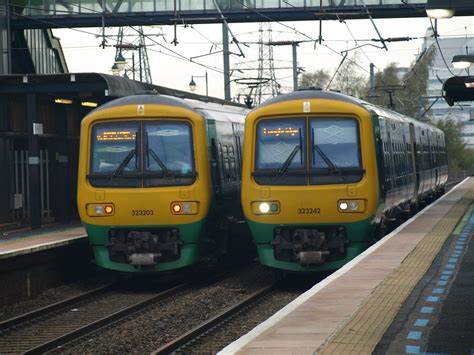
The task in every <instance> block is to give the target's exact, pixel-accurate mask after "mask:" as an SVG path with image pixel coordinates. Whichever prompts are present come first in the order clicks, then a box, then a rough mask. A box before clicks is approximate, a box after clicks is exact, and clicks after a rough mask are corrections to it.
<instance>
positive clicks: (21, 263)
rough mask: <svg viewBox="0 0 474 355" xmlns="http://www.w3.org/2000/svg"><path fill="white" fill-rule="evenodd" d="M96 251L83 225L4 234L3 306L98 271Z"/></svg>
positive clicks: (0, 237)
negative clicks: (96, 268) (93, 251)
mask: <svg viewBox="0 0 474 355" xmlns="http://www.w3.org/2000/svg"><path fill="white" fill-rule="evenodd" d="M92 259H93V256H92V250H91V247H90V245H89V241H88V239H87V235H86V231H85V229H84V228H83V227H82V225H81V224H80V223H79V222H76V223H71V224H68V225H58V226H54V227H45V228H40V229H35V230H22V231H12V232H2V233H0V284H1V285H2V289H1V291H0V305H8V304H11V303H15V302H18V301H20V300H26V299H29V298H31V297H34V296H35V295H38V294H40V293H41V292H43V291H44V290H45V289H48V288H51V287H56V286H59V285H62V284H64V283H67V282H70V281H73V280H77V279H79V278H82V277H84V275H86V274H88V273H91V272H94V265H93V263H91V260H92Z"/></svg>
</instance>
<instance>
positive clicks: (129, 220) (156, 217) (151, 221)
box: [78, 105, 212, 226]
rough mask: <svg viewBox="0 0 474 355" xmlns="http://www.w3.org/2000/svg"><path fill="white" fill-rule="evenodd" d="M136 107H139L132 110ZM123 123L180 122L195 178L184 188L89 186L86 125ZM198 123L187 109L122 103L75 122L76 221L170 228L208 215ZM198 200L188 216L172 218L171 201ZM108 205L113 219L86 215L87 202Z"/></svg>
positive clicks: (207, 173) (205, 169)
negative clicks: (189, 141) (187, 130)
mask: <svg viewBox="0 0 474 355" xmlns="http://www.w3.org/2000/svg"><path fill="white" fill-rule="evenodd" d="M137 106H142V107H137ZM112 120H113V121H123V120H133V121H140V120H175V121H176V120H185V121H186V122H188V123H190V124H191V126H192V134H193V147H192V149H193V150H194V161H195V167H196V172H197V176H196V179H195V182H194V183H193V184H192V185H189V186H160V187H140V188H137V187H133V188H123V187H120V188H112V187H94V186H92V185H91V184H90V183H89V181H88V179H87V177H86V175H87V174H88V173H89V166H90V155H91V149H90V147H91V132H92V126H93V124H95V123H98V122H105V121H112ZM205 137H206V134H205V123H204V119H203V118H202V117H201V116H199V115H198V114H196V113H195V112H193V111H190V110H188V109H185V108H182V107H177V106H165V105H127V106H120V107H112V108H108V109H103V110H98V111H95V112H92V113H91V114H90V115H88V116H87V117H86V118H84V120H83V121H82V124H81V142H80V161H79V176H78V207H79V213H80V216H81V219H82V220H83V221H84V222H86V223H90V224H94V225H104V226H106V225H114V226H125V225H133V226H136V225H170V224H186V223H192V222H196V221H199V220H202V219H203V218H204V217H205V216H206V215H207V213H208V210H209V205H210V199H211V193H212V190H211V181H210V178H209V176H210V171H209V164H208V157H207V143H206V138H205ZM177 201H178V202H186V201H194V202H199V208H197V203H195V204H193V206H194V207H195V208H193V211H192V212H195V213H193V214H178V215H175V214H172V213H171V204H172V202H177ZM91 203H93V204H95V203H100V204H107V203H110V204H113V205H114V214H113V216H110V217H109V216H105V217H90V216H89V215H88V213H86V208H87V205H88V204H91Z"/></svg>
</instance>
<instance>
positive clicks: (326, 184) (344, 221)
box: [241, 88, 448, 271]
mask: <svg viewBox="0 0 474 355" xmlns="http://www.w3.org/2000/svg"><path fill="white" fill-rule="evenodd" d="M447 177H448V167H447V155H446V145H445V140H444V134H443V132H442V131H441V130H439V129H437V128H436V127H434V126H431V125H429V124H426V123H422V122H420V121H417V120H415V119H413V118H409V117H406V116H404V115H401V114H399V113H396V112H394V111H391V110H388V109H385V108H382V107H378V106H375V105H372V104H370V103H367V102H364V101H361V100H358V99H356V98H353V97H350V96H347V95H343V94H340V93H336V92H330V91H323V90H320V89H314V88H311V89H305V90H300V91H295V92H293V93H290V94H286V95H281V96H278V97H276V98H273V99H271V100H269V101H267V102H265V103H263V104H261V105H260V106H258V107H256V108H255V109H254V110H252V111H251V112H250V113H249V114H248V116H247V119H246V122H245V144H244V161H243V167H242V195H241V200H242V207H243V210H244V213H245V216H246V220H247V222H248V224H249V227H250V230H251V232H252V236H253V239H254V241H255V243H256V245H257V250H258V255H259V259H260V261H261V263H262V264H264V265H267V266H270V267H272V268H275V269H280V270H288V271H319V270H333V269H337V268H339V267H341V266H342V265H344V264H345V263H347V262H348V261H349V260H351V259H353V258H354V257H355V256H357V255H358V254H360V253H361V252H362V251H363V250H365V249H366V248H367V247H368V246H369V245H370V244H371V243H373V241H374V239H378V238H380V237H382V236H383V234H384V230H385V229H386V226H387V225H388V224H390V223H392V222H394V221H398V220H401V219H403V218H404V217H406V216H408V215H411V214H413V213H415V212H416V211H417V210H418V209H419V207H420V206H422V205H424V204H426V203H428V202H429V201H432V200H434V199H435V198H436V197H438V196H440V195H441V194H442V193H443V192H444V189H445V184H446V181H447Z"/></svg>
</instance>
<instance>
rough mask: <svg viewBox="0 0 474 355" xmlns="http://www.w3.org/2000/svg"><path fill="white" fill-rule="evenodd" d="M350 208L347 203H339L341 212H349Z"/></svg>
mask: <svg viewBox="0 0 474 355" xmlns="http://www.w3.org/2000/svg"><path fill="white" fill-rule="evenodd" d="M348 207H349V206H348V205H347V202H340V203H339V209H340V210H341V211H345V210H347V208H348Z"/></svg>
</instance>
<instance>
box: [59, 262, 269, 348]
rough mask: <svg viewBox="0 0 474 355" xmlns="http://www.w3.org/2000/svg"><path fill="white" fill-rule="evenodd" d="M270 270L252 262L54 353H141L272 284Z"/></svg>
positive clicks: (156, 346)
mask: <svg viewBox="0 0 474 355" xmlns="http://www.w3.org/2000/svg"><path fill="white" fill-rule="evenodd" d="M272 281H273V275H272V272H271V271H270V270H268V269H266V268H264V267H262V266H260V265H256V264H253V265H251V266H247V267H245V268H243V269H242V270H241V271H240V272H239V274H238V275H237V276H234V277H228V278H226V279H225V280H223V281H220V282H216V283H213V284H203V285H197V286H195V287H194V288H193V289H191V290H188V291H186V292H184V293H180V294H179V295H177V296H176V297H175V298H174V299H172V300H167V301H165V302H162V303H160V304H158V305H157V306H153V307H151V308H148V309H147V310H145V311H142V312H141V313H140V314H139V315H136V316H132V317H130V318H129V319H128V320H127V321H122V322H121V323H119V324H115V325H113V326H109V327H108V328H106V329H101V330H98V331H96V332H94V333H93V334H91V335H89V336H87V337H84V338H82V339H80V340H78V341H76V342H74V343H72V344H70V345H67V346H65V347H63V348H61V349H57V352H58V353H59V352H60V353H61V354H64V353H68V354H78V353H82V354H83V353H108V354H110V353H114V354H115V353H130V354H144V353H150V352H151V351H154V350H156V349H158V348H159V347H160V346H162V345H164V344H165V343H166V342H169V341H171V340H173V339H175V338H177V337H178V336H180V335H182V334H184V333H185V332H187V331H189V330H191V329H192V328H194V327H195V326H197V325H199V324H200V323H202V322H203V321H205V320H207V319H209V318H211V317H213V316H215V315H217V314H218V313H219V312H221V311H223V310H225V309H226V308H228V307H230V306H231V305H233V304H235V303H236V302H238V301H239V300H242V299H243V298H245V297H247V296H248V295H249V294H251V293H253V292H255V291H257V290H259V289H260V288H262V287H264V286H265V285H268V284H270V283H272Z"/></svg>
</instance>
